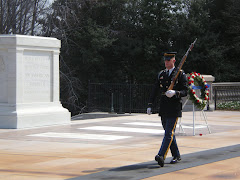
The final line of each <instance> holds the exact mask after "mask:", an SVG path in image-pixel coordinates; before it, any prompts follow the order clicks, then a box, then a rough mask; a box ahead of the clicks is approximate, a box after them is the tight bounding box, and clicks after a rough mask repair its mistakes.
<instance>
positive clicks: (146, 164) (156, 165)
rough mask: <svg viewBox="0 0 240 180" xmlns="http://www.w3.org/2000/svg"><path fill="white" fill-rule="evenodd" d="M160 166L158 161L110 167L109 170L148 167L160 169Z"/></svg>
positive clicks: (142, 168)
mask: <svg viewBox="0 0 240 180" xmlns="http://www.w3.org/2000/svg"><path fill="white" fill-rule="evenodd" d="M158 168H160V166H159V165H158V164H157V163H156V162H149V163H143V164H134V165H129V166H123V167H118V168H114V169H110V170H109V171H134V170H148V169H158Z"/></svg>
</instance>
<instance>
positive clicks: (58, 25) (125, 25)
mask: <svg viewBox="0 0 240 180" xmlns="http://www.w3.org/2000/svg"><path fill="white" fill-rule="evenodd" d="M239 13H240V1H238V0H56V1H54V3H53V4H52V7H51V11H50V12H49V14H48V16H47V18H45V19H43V20H42V24H43V27H44V28H43V29H42V34H43V35H44V36H51V37H56V38H58V39H60V40H61V41H62V48H61V72H62V73H63V75H62V76H61V77H62V78H61V85H62V89H61V98H62V101H64V102H65V103H66V106H68V104H67V103H68V102H69V98H68V97H69V93H68V92H69V88H67V87H69V83H70V82H71V87H72V90H74V92H75V94H74V100H73V101H72V102H73V103H74V102H75V103H78V107H77V108H81V107H84V106H85V104H86V103H85V102H86V99H87V85H88V83H89V81H91V82H108V83H133V84H145V83H147V84H151V83H153V82H154V79H155V76H156V74H157V73H158V72H159V71H160V70H161V69H163V68H164V64H163V60H162V54H163V53H164V52H166V51H177V52H178V54H177V60H178V62H179V61H180V60H181V58H182V56H183V55H184V54H185V51H186V50H187V49H188V47H189V45H190V44H191V43H192V42H193V41H194V39H195V38H198V40H197V42H196V44H195V47H194V49H193V51H192V52H190V54H189V56H188V58H187V62H186V63H185V64H184V66H183V69H184V70H185V72H186V73H190V72H193V71H195V72H198V73H201V74H211V75H213V76H215V78H216V82H220V81H224V82H227V81H239V79H240V72H239V68H240V61H239V53H240V31H239V29H240V16H239ZM64 75H67V77H68V78H67V79H66V78H64V77H65V76H64ZM68 108H70V109H71V107H68ZM75 110H76V108H75V109H74V108H73V109H72V111H75Z"/></svg>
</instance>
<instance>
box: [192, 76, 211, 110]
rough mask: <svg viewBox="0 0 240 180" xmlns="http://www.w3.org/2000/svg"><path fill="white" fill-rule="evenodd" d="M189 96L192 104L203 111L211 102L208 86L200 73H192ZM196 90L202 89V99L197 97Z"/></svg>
mask: <svg viewBox="0 0 240 180" xmlns="http://www.w3.org/2000/svg"><path fill="white" fill-rule="evenodd" d="M188 85H189V89H188V94H189V96H190V100H191V101H192V103H193V104H194V105H195V106H196V107H198V108H199V109H201V110H203V109H204V107H205V106H206V105H207V102H208V100H209V89H208V87H209V86H208V84H207V83H206V81H205V80H204V78H203V76H202V75H201V74H200V73H196V72H192V73H190V76H189V77H188ZM196 89H200V91H201V93H200V97H198V96H197V95H196V91H195V90H196Z"/></svg>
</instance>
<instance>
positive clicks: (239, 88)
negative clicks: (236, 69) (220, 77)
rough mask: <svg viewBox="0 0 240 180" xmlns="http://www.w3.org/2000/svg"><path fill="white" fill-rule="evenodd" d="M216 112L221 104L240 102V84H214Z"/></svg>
mask: <svg viewBox="0 0 240 180" xmlns="http://www.w3.org/2000/svg"><path fill="white" fill-rule="evenodd" d="M213 99H214V105H215V110H217V109H218V104H219V103H226V102H235V101H240V83H237V82H236V83H213Z"/></svg>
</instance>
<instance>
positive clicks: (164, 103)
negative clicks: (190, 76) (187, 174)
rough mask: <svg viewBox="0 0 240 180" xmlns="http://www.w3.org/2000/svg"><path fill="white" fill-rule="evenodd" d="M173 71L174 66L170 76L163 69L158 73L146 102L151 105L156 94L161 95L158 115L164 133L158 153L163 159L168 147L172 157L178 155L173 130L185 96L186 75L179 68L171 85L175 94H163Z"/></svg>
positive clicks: (186, 87) (180, 115) (186, 86)
mask: <svg viewBox="0 0 240 180" xmlns="http://www.w3.org/2000/svg"><path fill="white" fill-rule="evenodd" d="M175 72H176V68H175V69H174V70H173V71H172V73H171V75H170V76H168V75H167V74H166V70H163V71H161V72H160V73H159V74H158V76H157V79H156V82H155V85H154V88H153V90H152V94H151V97H150V100H149V103H148V107H152V104H153V102H154V100H155V98H156V96H157V94H160V96H161V97H160V108H159V116H161V121H162V125H163V128H164V130H165V134H164V138H163V142H162V146H161V148H160V150H159V152H158V155H159V156H162V157H163V160H164V159H165V158H166V156H167V153H168V150H169V148H170V149H171V153H172V156H173V157H174V158H178V157H180V153H179V150H178V146H177V142H176V138H175V135H174V132H175V128H176V124H177V120H178V117H182V100H181V97H184V96H187V91H188V84H187V77H186V75H185V73H184V72H183V71H182V70H181V71H180V73H179V75H178V78H177V80H176V83H175V85H174V87H173V90H175V91H176V95H174V96H173V97H171V98H168V97H167V96H166V95H165V92H166V91H167V89H168V87H169V86H170V84H171V81H172V78H173V75H174V74H175Z"/></svg>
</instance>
